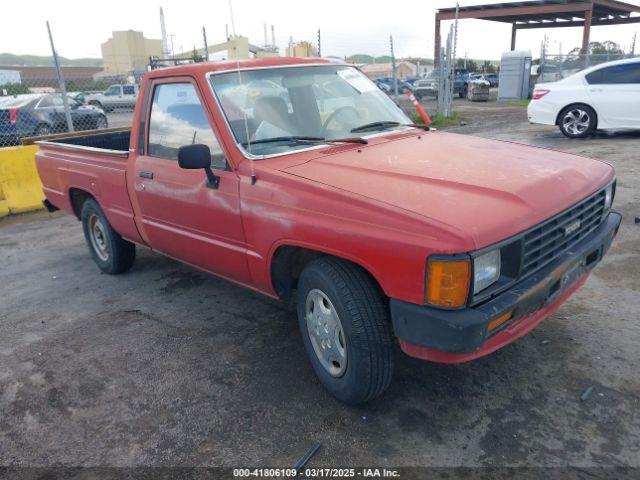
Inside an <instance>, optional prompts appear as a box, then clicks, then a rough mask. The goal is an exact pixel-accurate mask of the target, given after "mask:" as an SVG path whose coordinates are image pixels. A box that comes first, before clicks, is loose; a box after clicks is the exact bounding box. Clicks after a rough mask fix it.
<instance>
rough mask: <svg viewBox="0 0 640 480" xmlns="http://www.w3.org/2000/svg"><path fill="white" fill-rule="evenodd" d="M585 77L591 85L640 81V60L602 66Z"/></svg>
mask: <svg viewBox="0 0 640 480" xmlns="http://www.w3.org/2000/svg"><path fill="white" fill-rule="evenodd" d="M585 78H586V79H587V82H588V83H589V84H590V85H604V84H627V83H640V62H639V63H625V64H622V65H614V66H612V67H606V68H601V69H600V70H596V71H595V72H591V73H589V74H587V75H586V76H585Z"/></svg>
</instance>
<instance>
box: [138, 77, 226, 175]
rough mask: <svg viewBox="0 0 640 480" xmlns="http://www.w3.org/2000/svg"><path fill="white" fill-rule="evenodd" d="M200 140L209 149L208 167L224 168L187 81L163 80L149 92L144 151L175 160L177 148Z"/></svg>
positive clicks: (207, 123) (199, 106)
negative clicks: (151, 99)
mask: <svg viewBox="0 0 640 480" xmlns="http://www.w3.org/2000/svg"><path fill="white" fill-rule="evenodd" d="M196 143H201V144H204V145H207V146H208V147H209V149H210V150H211V166H212V167H213V168H222V169H224V168H226V167H227V162H226V160H225V158H224V154H223V152H222V149H221V148H220V144H219V143H218V140H217V139H216V136H215V135H214V133H213V130H212V129H211V125H210V124H209V120H208V119H207V116H206V114H205V113H204V109H203V108H202V104H201V103H200V99H199V98H198V95H197V94H196V91H195V88H194V86H193V85H192V84H191V83H166V84H161V85H158V86H157V87H156V88H155V89H154V92H153V103H152V104H151V116H150V118H149V145H148V149H147V153H148V154H149V155H151V156H153V157H160V158H165V159H167V160H176V161H177V160H178V149H179V148H180V147H183V146H185V145H192V144H196Z"/></svg>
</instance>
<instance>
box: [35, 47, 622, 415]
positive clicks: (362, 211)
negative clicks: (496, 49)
mask: <svg viewBox="0 0 640 480" xmlns="http://www.w3.org/2000/svg"><path fill="white" fill-rule="evenodd" d="M39 145H40V151H39V153H38V154H37V167H38V171H39V173H40V177H41V179H42V183H43V185H44V191H45V194H46V198H47V200H46V202H45V203H46V204H47V205H48V207H49V208H50V209H54V208H60V209H63V210H65V211H67V212H69V213H71V214H74V215H75V216H76V217H77V218H78V219H79V220H81V222H82V226H83V229H84V235H85V238H86V241H87V244H88V246H89V250H90V252H91V255H92V256H93V259H94V261H95V262H96V263H97V265H98V267H99V268H100V269H101V270H102V271H103V272H106V273H110V274H117V273H123V272H125V271H127V270H129V269H130V268H131V266H132V265H133V263H134V258H135V251H136V246H140V247H145V248H150V249H151V250H154V251H156V252H159V253H162V254H164V255H167V256H169V257H172V258H175V259H177V260H179V261H181V262H184V263H186V264H189V265H192V266H194V267H196V268H199V269H202V270H204V271H206V272H210V273H212V274H215V275H218V276H220V277H222V278H224V279H227V280H230V281H232V282H235V283H237V284H240V285H243V286H246V287H248V288H251V289H253V290H256V291H258V292H261V293H263V294H265V295H268V296H271V297H274V298H280V299H283V298H286V297H288V296H290V295H293V294H295V295H297V306H298V307H297V308H298V321H299V327H300V330H301V333H302V338H303V341H304V345H305V347H306V351H307V353H308V356H309V359H310V361H311V364H312V365H313V368H314V370H315V372H316V374H317V375H318V377H319V378H320V380H321V382H322V383H323V385H324V386H325V387H326V388H327V389H328V390H329V391H330V392H331V393H332V394H333V395H334V396H336V397H337V398H338V399H340V400H342V401H344V402H346V403H350V404H356V403H361V402H364V401H367V400H370V399H372V398H374V397H376V396H377V395H379V394H381V393H382V392H383V391H384V390H385V389H386V388H387V386H388V385H389V382H390V380H391V375H392V370H393V353H394V346H395V345H396V344H399V345H400V348H401V349H402V350H403V351H404V352H405V353H406V354H408V355H410V356H413V357H417V358H421V359H424V360H430V361H435V362H443V363H456V362H465V361H468V360H473V359H475V358H478V357H481V356H483V355H487V354H489V353H491V352H493V351H495V350H497V349H499V348H501V347H503V346H504V345H506V344H508V343H510V342H513V341H514V340H515V339H517V338H519V337H521V336H522V335H524V334H526V333H527V332H529V331H530V330H532V329H533V328H534V327H535V326H536V325H538V324H539V323H540V322H541V321H542V320H544V319H545V318H547V317H548V316H549V315H551V314H552V313H553V312H555V311H556V310H557V309H558V307H559V306H560V305H561V304H562V303H563V302H564V301H565V300H566V299H567V298H568V297H569V296H570V295H571V294H572V293H573V292H574V291H575V290H576V289H577V288H579V287H580V286H581V285H582V284H583V283H584V282H585V281H586V279H587V276H588V275H589V272H590V271H591V270H592V269H593V268H594V267H595V266H596V265H597V264H598V263H599V262H600V260H601V259H602V257H603V255H604V254H605V252H606V251H607V249H608V248H609V246H610V244H611V242H612V240H613V237H614V236H615V235H616V233H617V231H618V227H619V225H620V220H621V216H620V214H618V213H616V212H614V211H612V210H611V204H612V201H613V197H614V194H615V176H614V171H613V168H612V167H611V166H609V165H608V164H606V163H603V162H601V161H597V160H591V159H588V158H584V157H579V156H575V155H568V154H565V153H559V152H554V151H551V150H546V149H541V148H536V147H530V146H524V145H517V144H513V143H506V142H498V141H492V140H485V139H481V138H475V137H471V136H462V135H455V134H451V133H443V132H437V131H435V130H431V131H429V130H428V129H425V128H424V126H423V127H420V126H415V125H412V124H411V123H410V120H409V118H407V116H406V115H405V114H404V113H403V112H402V111H401V110H400V109H399V108H398V107H397V106H396V105H395V104H394V103H393V102H392V101H391V100H390V99H389V98H388V97H387V96H385V95H384V93H382V92H381V91H380V90H379V89H377V88H376V86H375V84H374V83H372V82H371V81H370V80H369V79H367V78H366V77H365V76H364V75H363V74H361V73H360V72H359V71H358V70H357V69H356V68H354V67H353V66H349V65H345V64H339V63H335V62H328V61H324V60H319V59H283V58H279V59H260V60H247V61H240V62H236V61H228V62H218V63H199V64H191V65H184V66H178V67H172V68H168V69H162V70H155V71H151V72H149V73H148V74H147V75H146V77H145V79H144V81H143V82H142V85H141V89H140V95H139V96H138V102H137V105H136V110H135V116H134V121H133V125H132V128H131V129H130V130H126V131H119V132H107V133H100V132H98V133H92V134H88V135H85V136H76V137H67V138H61V139H50V140H48V141H41V142H39Z"/></svg>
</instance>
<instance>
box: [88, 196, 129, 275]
mask: <svg viewBox="0 0 640 480" xmlns="http://www.w3.org/2000/svg"><path fill="white" fill-rule="evenodd" d="M80 216H81V220H82V229H83V231H84V238H85V241H86V242H87V245H88V247H89V251H90V252H91V256H92V257H93V260H94V261H95V262H96V264H97V265H98V267H99V268H100V270H102V271H103V272H105V273H109V274H112V275H115V274H118V273H123V272H126V271H127V270H129V269H130V268H131V267H132V266H133V262H134V261H135V258H136V247H135V245H134V244H133V243H131V242H128V241H126V240H125V239H123V238H122V237H121V236H120V235H119V234H118V233H117V232H116V231H115V230H114V229H113V228H112V227H111V224H109V221H108V220H107V217H106V216H105V214H104V212H103V211H102V209H101V208H100V206H99V205H98V203H97V202H96V201H95V200H93V199H91V198H90V199H88V200H86V201H85V202H84V204H83V205H82V212H81V215H80Z"/></svg>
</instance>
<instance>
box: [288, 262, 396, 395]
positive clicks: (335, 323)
mask: <svg viewBox="0 0 640 480" xmlns="http://www.w3.org/2000/svg"><path fill="white" fill-rule="evenodd" d="M298 323H299V326H300V330H301V333H302V337H303V340H304V345H305V349H306V351H307V355H308V356H309V359H310V361H311V364H312V366H313V369H314V371H315V373H316V375H317V376H318V378H319V379H320V381H321V383H322V384H323V385H324V387H325V388H326V389H327V390H329V392H330V393H331V394H332V395H333V396H335V397H336V398H337V399H338V400H341V401H342V402H345V403H347V404H350V405H356V404H359V403H364V402H366V401H369V400H371V399H373V398H375V397H377V396H378V395H380V394H381V393H382V392H384V390H385V389H386V388H387V387H388V386H389V383H390V382H391V375H392V372H393V359H392V352H393V348H392V345H393V341H392V335H391V328H390V321H389V310H388V306H387V304H386V302H385V300H384V297H383V296H382V294H381V292H380V291H379V289H378V287H377V285H376V284H375V283H374V281H373V280H372V279H371V277H370V276H369V275H368V274H367V273H366V272H365V271H364V270H362V269H361V268H360V267H358V266H356V265H353V264H351V263H348V262H345V261H342V260H339V259H336V258H331V257H323V258H320V259H318V260H315V261H313V262H312V263H310V264H309V265H307V267H305V269H304V270H303V272H302V274H301V275H300V280H299V282H298Z"/></svg>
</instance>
